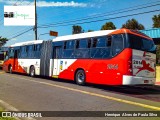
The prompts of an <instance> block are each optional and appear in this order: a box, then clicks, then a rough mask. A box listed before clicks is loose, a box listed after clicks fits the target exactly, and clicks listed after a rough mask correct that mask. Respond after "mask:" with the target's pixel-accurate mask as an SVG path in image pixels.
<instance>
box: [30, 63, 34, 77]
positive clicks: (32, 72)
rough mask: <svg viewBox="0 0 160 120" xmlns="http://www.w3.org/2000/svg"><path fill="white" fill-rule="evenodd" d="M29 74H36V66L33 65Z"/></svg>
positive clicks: (32, 75)
mask: <svg viewBox="0 0 160 120" xmlns="http://www.w3.org/2000/svg"><path fill="white" fill-rule="evenodd" d="M29 74H30V76H31V77H34V76H35V68H34V66H31V68H30V73H29Z"/></svg>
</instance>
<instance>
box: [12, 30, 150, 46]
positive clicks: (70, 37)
mask: <svg viewBox="0 0 160 120" xmlns="http://www.w3.org/2000/svg"><path fill="white" fill-rule="evenodd" d="M122 33H130V34H134V35H137V36H141V37H144V38H147V39H150V40H152V38H150V37H148V36H147V35H145V34H142V33H140V32H139V31H134V30H129V29H125V28H122V29H116V30H100V31H94V32H87V33H80V34H73V35H66V36H60V37H56V38H54V39H53V40H52V42H57V41H64V40H75V39H83V38H91V37H98V36H105V35H111V34H122ZM43 41H44V40H32V41H27V42H21V43H15V44H13V45H11V46H9V47H16V46H25V45H32V44H40V43H42V42H43Z"/></svg>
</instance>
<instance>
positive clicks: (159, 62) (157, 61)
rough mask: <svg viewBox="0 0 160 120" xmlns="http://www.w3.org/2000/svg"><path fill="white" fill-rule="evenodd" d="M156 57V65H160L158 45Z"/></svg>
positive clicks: (159, 46)
mask: <svg viewBox="0 0 160 120" xmlns="http://www.w3.org/2000/svg"><path fill="white" fill-rule="evenodd" d="M156 55H157V60H156V63H157V64H158V65H160V45H157V51H156Z"/></svg>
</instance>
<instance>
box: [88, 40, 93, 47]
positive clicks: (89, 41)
mask: <svg viewBox="0 0 160 120" xmlns="http://www.w3.org/2000/svg"><path fill="white" fill-rule="evenodd" d="M91 44H92V42H91V39H90V38H89V39H88V48H90V47H91Z"/></svg>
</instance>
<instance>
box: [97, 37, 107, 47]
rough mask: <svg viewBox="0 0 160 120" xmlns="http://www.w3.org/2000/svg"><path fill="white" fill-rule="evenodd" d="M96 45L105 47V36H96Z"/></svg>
mask: <svg viewBox="0 0 160 120" xmlns="http://www.w3.org/2000/svg"><path fill="white" fill-rule="evenodd" d="M96 47H106V37H99V38H97V46H96Z"/></svg>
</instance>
